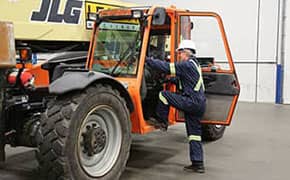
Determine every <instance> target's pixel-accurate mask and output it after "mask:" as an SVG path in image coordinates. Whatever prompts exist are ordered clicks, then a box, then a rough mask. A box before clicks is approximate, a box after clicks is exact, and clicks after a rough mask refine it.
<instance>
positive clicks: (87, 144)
mask: <svg viewBox="0 0 290 180" xmlns="http://www.w3.org/2000/svg"><path fill="white" fill-rule="evenodd" d="M121 142H122V130H121V125H120V122H119V119H118V117H117V116H116V114H115V113H114V111H113V109H112V108H110V107H109V106H105V105H101V106H97V107H95V108H94V109H92V110H91V111H90V112H89V113H88V115H87V116H86V118H85V119H84V121H83V122H82V125H81V129H80V132H79V135H78V158H79V162H80V165H81V167H82V168H83V170H84V171H85V172H86V173H87V174H88V175H90V176H93V177H100V176H103V175H105V174H106V173H108V172H109V171H110V170H111V169H112V167H113V166H114V164H115V163H116V161H117V159H118V156H119V154H120V149H121Z"/></svg>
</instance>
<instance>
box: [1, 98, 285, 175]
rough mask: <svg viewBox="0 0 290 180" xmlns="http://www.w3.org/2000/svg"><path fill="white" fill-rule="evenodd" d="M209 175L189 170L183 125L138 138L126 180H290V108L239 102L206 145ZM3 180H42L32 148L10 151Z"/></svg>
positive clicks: (135, 141) (132, 150) (125, 173)
mask: <svg viewBox="0 0 290 180" xmlns="http://www.w3.org/2000/svg"><path fill="white" fill-rule="evenodd" d="M204 149H205V159H206V160H205V162H206V173H205V174H195V173H187V172H183V170H182V168H183V166H184V165H187V164H188V163H189V159H188V145H187V140H186V136H185V130H184V125H183V124H177V125H175V126H173V127H171V128H169V130H168V132H167V133H164V132H160V131H156V132H154V133H150V134H148V135H146V136H139V135H138V136H134V138H133V144H132V148H131V156H130V159H129V161H128V165H127V168H126V170H125V172H124V174H123V176H122V178H121V179H122V180H136V179H138V180H142V179H144V180H145V179H146V180H176V179H180V180H181V179H182V180H187V179H188V180H189V179H195V180H213V179H214V180H225V179H227V180H244V179H254V178H259V179H263V180H285V179H289V163H290V155H289V152H290V105H273V104H252V103H239V104H238V108H237V111H236V113H235V116H234V119H233V123H232V125H231V126H230V127H229V128H228V129H227V130H226V132H225V135H224V137H223V138H222V139H220V140H218V141H215V142H207V143H204ZM7 156H8V157H7V165H6V166H5V169H2V170H0V180H28V179H29V180H32V179H37V180H39V175H38V174H37V171H36V170H35V169H36V168H37V162H36V160H35V158H34V152H33V150H32V149H27V148H9V147H7Z"/></svg>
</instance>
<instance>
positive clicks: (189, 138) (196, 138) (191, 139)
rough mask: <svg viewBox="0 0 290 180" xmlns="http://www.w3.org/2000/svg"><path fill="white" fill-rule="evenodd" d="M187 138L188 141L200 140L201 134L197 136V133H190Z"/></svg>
mask: <svg viewBox="0 0 290 180" xmlns="http://www.w3.org/2000/svg"><path fill="white" fill-rule="evenodd" d="M188 140H189V142H190V141H201V136H197V135H190V136H188Z"/></svg>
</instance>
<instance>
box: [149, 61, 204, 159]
mask: <svg viewBox="0 0 290 180" xmlns="http://www.w3.org/2000/svg"><path fill="white" fill-rule="evenodd" d="M146 62H147V64H148V65H149V66H150V67H151V68H152V69H155V70H158V71H161V72H163V73H166V74H170V75H171V77H176V78H178V79H179V80H180V83H181V86H182V89H181V93H179V94H178V93H173V92H170V91H162V92H160V94H159V102H158V105H157V108H156V115H157V118H158V120H159V121H162V122H163V123H167V124H168V113H169V106H173V107H175V108H177V109H179V110H181V111H183V112H184V116H185V124H186V131H187V135H188V139H189V148H190V151H189V152H190V160H191V161H192V164H193V165H203V150H202V144H201V133H202V130H201V123H200V120H201V118H202V116H203V114H204V111H205V107H206V98H205V95H204V84H203V80H202V75H201V68H200V66H199V63H198V61H197V60H196V58H195V57H190V59H188V60H187V61H182V62H174V63H168V62H165V61H161V60H158V59H156V60H154V59H150V58H147V59H146Z"/></svg>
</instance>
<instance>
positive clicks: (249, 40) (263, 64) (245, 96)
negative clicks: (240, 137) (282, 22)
mask: <svg viewBox="0 0 290 180" xmlns="http://www.w3.org/2000/svg"><path fill="white" fill-rule="evenodd" d="M125 1H129V2H136V3H139V4H144V1H141V0H125ZM279 1H280V0H268V1H262V0H243V1H232V0H219V1H211V0H194V1H188V0H166V1H165V0H158V1H156V0H155V1H153V0H148V1H146V5H148V4H150V5H153V4H155V5H156V4H159V5H165V6H168V5H170V4H174V5H176V6H177V7H178V8H186V9H190V10H202V11H215V12H217V13H219V14H220V15H221V16H222V18H223V21H224V25H225V29H226V33H227V36H228V40H229V44H230V47H231V50H232V55H233V59H234V61H235V64H236V68H237V72H238V76H239V80H240V84H241V88H242V91H241V95H240V100H241V101H252V102H272V103H273V102H275V92H276V63H277V54H278V51H277V45H278V26H279V24H278V22H279V21H278V20H279V5H278V4H279V3H278V2H279ZM156 2H158V3H156ZM288 41H289V40H288ZM289 48H290V47H289ZM289 52H290V51H289ZM288 66H290V64H289V65H288ZM288 68H289V67H288ZM288 76H289V75H288ZM284 92H285V91H284ZM286 94H287V93H286ZM289 96H290V94H289V95H288V97H289ZM289 98H290V97H289Z"/></svg>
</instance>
